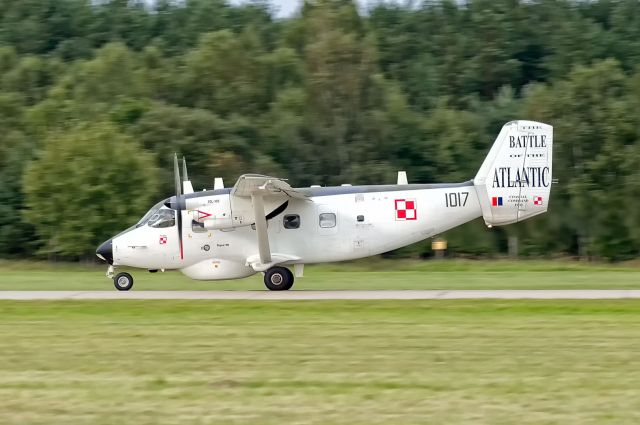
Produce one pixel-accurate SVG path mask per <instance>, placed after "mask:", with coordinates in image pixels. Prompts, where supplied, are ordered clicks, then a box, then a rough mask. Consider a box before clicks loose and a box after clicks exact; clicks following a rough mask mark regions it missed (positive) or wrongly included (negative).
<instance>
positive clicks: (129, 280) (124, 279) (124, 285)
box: [113, 272, 133, 291]
mask: <svg viewBox="0 0 640 425" xmlns="http://www.w3.org/2000/svg"><path fill="white" fill-rule="evenodd" d="M113 286H115V287H116V289H117V290H118V291H128V290H129V289H131V287H132V286H133V276H131V275H130V274H129V273H125V272H121V273H118V274H117V275H115V277H114V278H113Z"/></svg>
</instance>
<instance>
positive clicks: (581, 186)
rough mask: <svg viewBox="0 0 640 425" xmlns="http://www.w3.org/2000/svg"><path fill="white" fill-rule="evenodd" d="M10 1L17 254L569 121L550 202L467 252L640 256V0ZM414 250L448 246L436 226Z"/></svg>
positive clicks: (6, 166) (360, 177)
mask: <svg viewBox="0 0 640 425" xmlns="http://www.w3.org/2000/svg"><path fill="white" fill-rule="evenodd" d="M270 8H271V6H270V4H269V3H267V2H254V3H250V4H247V5H244V6H239V7H238V6H236V7H234V6H230V5H229V4H227V3H226V2H225V1H223V0H182V1H178V0H175V1H171V0H158V1H155V2H151V1H142V0H140V1H131V0H112V1H91V0H0V217H1V218H0V220H1V222H0V224H1V229H0V257H19V258H28V257H39V258H56V259H79V258H88V257H89V256H90V255H92V253H93V251H94V250H95V247H96V245H97V244H98V243H99V242H101V241H103V240H105V239H107V238H108V237H110V236H112V235H113V234H115V233H116V232H118V231H120V230H122V229H124V228H126V227H127V226H128V225H130V224H132V223H133V222H135V221H136V220H137V219H138V218H139V217H140V216H141V215H142V214H143V213H144V212H145V211H146V210H147V209H148V208H149V207H150V206H151V205H152V204H153V203H155V202H157V201H158V200H159V199H162V198H163V197H166V196H169V195H170V194H171V192H172V185H173V183H172V165H171V161H172V155H173V152H177V153H178V154H179V155H185V156H186V157H187V159H188V162H189V173H190V177H191V180H192V181H193V182H194V185H195V186H196V188H200V189H202V188H211V187H212V186H213V179H214V177H216V176H222V177H224V178H225V183H226V184H227V185H230V184H233V182H234V181H235V178H236V177H237V176H238V175H240V174H242V173H245V172H260V173H269V174H273V175H277V176H279V177H284V178H288V179H290V182H291V184H292V185H293V186H306V185H311V184H322V185H333V184H341V183H351V184H369V183H393V182H394V181H395V173H396V171H397V170H407V172H408V176H409V181H410V182H425V183H427V182H453V181H464V180H469V179H471V178H473V176H474V175H475V173H476V171H477V169H478V168H479V167H480V164H481V163H482V160H483V158H484V156H485V155H486V153H487V152H488V149H489V147H490V146H491V144H492V143H493V140H494V139H495V137H496V135H497V134H498V132H499V129H500V127H501V126H502V124H503V123H505V122H507V121H510V120H512V119H517V118H523V119H533V120H539V121H543V122H547V123H549V124H552V125H554V127H555V152H554V178H557V179H558V180H559V184H556V185H554V187H553V191H552V199H551V202H550V209H549V213H548V214H546V215H544V216H542V217H538V218H535V219H533V220H529V221H528V222H524V223H521V224H518V225H513V226H509V227H506V228H494V229H491V230H488V229H487V228H486V227H485V226H484V224H483V223H482V222H481V220H478V221H475V222H473V223H470V224H468V225H465V226H463V227H462V228H460V229H458V230H454V231H451V232H448V234H447V235H445V237H446V238H447V239H448V240H449V246H450V249H451V253H452V254H455V255H494V254H497V255H499V254H504V253H506V252H507V249H508V248H507V246H508V240H509V239H510V238H511V239H512V240H513V238H514V237H517V238H518V240H519V248H520V249H519V255H521V256H576V257H578V256H579V257H581V258H595V259H611V260H620V259H625V258H630V257H634V256H637V255H638V254H639V253H640V171H639V170H640V114H638V111H639V110H640V109H639V106H640V68H637V64H639V63H640V3H639V2H638V1H632V0H626V1H614V0H601V1H569V0H540V1H524V0H523V1H518V0H474V1H464V2H462V1H442V2H440V1H437V2H435V1H425V2H422V3H415V2H414V3H412V4H411V5H410V6H406V7H404V6H398V5H392V4H385V3H381V4H379V5H377V6H375V7H372V8H371V9H369V10H368V11H367V12H366V13H358V9H357V7H356V5H355V4H354V3H353V1H350V0H315V1H311V0H308V1H306V2H305V4H304V5H303V6H302V9H301V11H300V13H299V14H298V15H296V16H293V17H291V18H289V19H274V18H273V17H272V16H273V15H272V13H271V10H270ZM394 255H424V256H428V255H430V244H429V243H428V242H424V243H422V244H419V245H417V246H413V247H411V248H409V249H406V250H403V251H401V252H399V253H395V254H394Z"/></svg>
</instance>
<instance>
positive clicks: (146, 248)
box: [96, 120, 553, 291]
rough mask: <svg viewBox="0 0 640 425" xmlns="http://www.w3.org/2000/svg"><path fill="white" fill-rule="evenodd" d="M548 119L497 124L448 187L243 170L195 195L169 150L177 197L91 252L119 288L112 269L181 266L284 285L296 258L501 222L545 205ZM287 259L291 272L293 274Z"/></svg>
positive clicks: (193, 273)
mask: <svg viewBox="0 0 640 425" xmlns="http://www.w3.org/2000/svg"><path fill="white" fill-rule="evenodd" d="M552 146H553V127H552V126H551V125H548V124H543V123H540V122H535V121H527V120H519V121H511V122H508V123H506V124H505V125H504V126H503V127H502V129H501V131H500V133H499V135H498V137H497V138H496V140H495V142H494V144H493V146H492V147H491V149H490V151H489V154H488V155H487V157H486V158H485V160H484V162H483V163H482V165H481V167H480V169H479V170H478V172H477V174H476V176H475V178H473V180H469V181H466V182H462V183H451V184H408V182H407V176H406V173H405V172H402V171H400V172H399V173H398V180H397V184H392V185H367V186H351V185H348V184H344V185H342V186H334V187H320V186H311V187H299V188H293V187H291V186H290V185H289V183H287V181H285V180H283V179H280V178H276V177H270V176H264V175H258V174H245V175H242V176H240V177H239V179H238V180H237V182H236V183H235V185H234V186H233V187H231V188H225V187H224V184H223V182H222V179H220V178H216V179H215V183H214V189H213V190H204V191H201V192H195V191H194V190H193V186H192V184H191V181H190V180H189V178H188V175H187V167H186V162H185V161H184V158H183V163H182V165H183V172H182V180H181V176H180V170H179V167H178V159H177V156H174V177H175V191H176V194H175V195H174V196H171V197H170V198H168V199H163V200H161V201H160V202H158V203H157V204H156V205H154V206H153V207H152V208H151V209H150V210H149V211H148V212H147V213H146V214H145V215H144V217H142V219H140V221H138V223H137V224H135V225H134V226H132V227H131V228H129V229H127V230H125V231H123V232H121V233H119V234H117V235H116V236H114V237H112V238H111V239H109V240H107V241H106V242H104V243H102V244H101V245H100V246H99V247H98V249H97V251H96V254H97V256H98V257H99V258H101V259H102V260H104V261H106V262H107V263H108V264H109V265H108V270H107V277H109V278H111V279H113V282H114V286H115V288H116V289H117V290H120V291H127V290H130V289H131V288H132V286H133V277H132V276H131V274H129V273H126V272H120V273H118V274H115V275H114V273H115V270H116V268H117V267H119V266H130V267H137V268H141V269H147V270H149V271H150V272H157V271H158V270H162V271H164V270H168V269H178V270H180V271H181V272H182V273H184V274H185V275H186V276H188V277H190V278H192V279H198V280H222V279H239V278H244V277H248V276H251V275H253V274H255V273H259V272H261V273H263V274H264V284H265V286H266V287H267V288H268V289H269V290H275V291H278V290H288V289H290V288H291V287H292V286H293V283H294V278H295V277H302V276H303V273H304V265H305V264H312V263H324V262H335V261H344V260H353V259H358V258H363V257H368V256H373V255H378V254H381V253H384V252H388V251H391V250H394V249H398V248H401V247H403V246H406V245H410V244H413V243H415V242H418V241H421V240H424V239H427V238H431V237H434V236H437V235H439V234H441V233H442V232H444V231H446V230H449V229H451V228H453V227H456V226H459V225H461V224H464V223H466V222H469V221H471V220H474V219H476V218H478V217H482V218H483V219H484V222H485V224H486V225H487V226H488V227H489V228H491V227H492V226H501V225H506V224H511V223H517V222H519V221H522V220H525V219H528V218H531V217H534V216H537V215H539V214H542V213H544V212H546V211H547V209H548V207H549V196H550V193H551V183H552V177H551V176H552V155H553V152H552ZM291 268H293V270H294V272H295V276H294V272H292V271H291Z"/></svg>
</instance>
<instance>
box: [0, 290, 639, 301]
mask: <svg viewBox="0 0 640 425" xmlns="http://www.w3.org/2000/svg"><path fill="white" fill-rule="evenodd" d="M638 298H640V290H637V289H636V290H624V289H621V290H616V289H611V290H454V291H437V290H431V291H419V290H404V291H396V290H385V291H363V290H360V291H350V290H344V291H295V290H294V291H281V292H272V291H266V290H262V291H135V290H133V291H129V292H118V291H116V290H113V291H0V300H257V301H269V300H292V301H293V300H474V299H478V300H479V299H500V300H605V299H638Z"/></svg>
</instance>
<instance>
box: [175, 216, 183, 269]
mask: <svg viewBox="0 0 640 425" xmlns="http://www.w3.org/2000/svg"><path fill="white" fill-rule="evenodd" d="M176 214H177V215H178V220H177V224H178V242H179V243H180V259H181V260H184V246H183V243H182V210H178V211H176Z"/></svg>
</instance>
